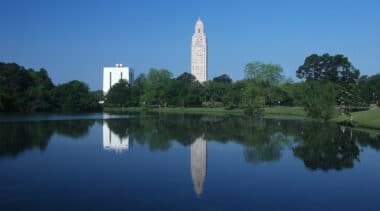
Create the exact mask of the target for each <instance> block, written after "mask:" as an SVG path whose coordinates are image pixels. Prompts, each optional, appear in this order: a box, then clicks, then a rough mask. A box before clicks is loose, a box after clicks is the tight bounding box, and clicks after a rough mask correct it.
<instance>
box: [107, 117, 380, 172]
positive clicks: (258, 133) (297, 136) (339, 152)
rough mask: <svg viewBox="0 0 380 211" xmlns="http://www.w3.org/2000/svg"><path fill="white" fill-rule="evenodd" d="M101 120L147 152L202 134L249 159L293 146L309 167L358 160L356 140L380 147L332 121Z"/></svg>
mask: <svg viewBox="0 0 380 211" xmlns="http://www.w3.org/2000/svg"><path fill="white" fill-rule="evenodd" d="M105 121H106V122H107V124H108V125H109V126H110V129H111V130H112V131H113V132H115V133H116V134H119V136H122V135H123V134H124V135H125V134H126V133H127V132H128V134H129V135H130V136H132V137H133V138H134V140H135V141H136V142H137V143H138V144H140V145H147V146H148V147H149V149H150V150H168V149H169V148H170V147H171V146H172V142H173V141H176V142H178V143H180V144H182V145H184V146H189V145H191V144H192V143H193V142H194V140H196V139H197V138H198V137H200V136H203V137H204V138H205V139H206V140H210V141H217V142H220V143H227V142H231V141H232V142H235V143H237V144H240V145H242V146H244V157H245V160H246V161H247V162H251V163H258V162H268V161H278V160H280V159H281V157H282V152H281V151H282V150H283V149H284V148H285V147H287V146H292V149H293V152H294V155H295V156H296V157H298V158H300V159H302V160H303V161H304V163H305V166H306V167H308V168H310V169H323V170H329V169H342V168H350V167H352V166H353V162H354V161H355V160H356V159H358V158H359V153H360V151H359V144H360V146H370V147H372V148H375V149H380V144H379V143H380V141H379V137H377V138H374V137H371V136H369V135H368V134H367V133H364V132H357V131H348V130H347V131H346V132H342V131H341V130H339V128H338V127H337V126H336V125H325V124H320V123H317V122H313V123H312V122H307V121H291V120H271V119H254V118H247V117H228V116H205V115H183V114H181V115H177V114H176V115H174V114H152V115H150V116H149V115H148V116H143V117H141V118H130V119H107V120H105Z"/></svg>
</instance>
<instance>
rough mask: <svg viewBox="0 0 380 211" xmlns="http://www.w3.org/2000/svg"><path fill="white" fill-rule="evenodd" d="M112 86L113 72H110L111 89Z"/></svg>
mask: <svg viewBox="0 0 380 211" xmlns="http://www.w3.org/2000/svg"><path fill="white" fill-rule="evenodd" d="M111 86H112V73H111V72H110V89H111Z"/></svg>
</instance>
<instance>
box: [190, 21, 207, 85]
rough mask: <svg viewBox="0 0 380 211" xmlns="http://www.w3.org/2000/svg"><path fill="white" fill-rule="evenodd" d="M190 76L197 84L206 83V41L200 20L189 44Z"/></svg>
mask: <svg viewBox="0 0 380 211" xmlns="http://www.w3.org/2000/svg"><path fill="white" fill-rule="evenodd" d="M191 74H193V75H194V76H195V78H196V79H197V80H198V81H199V82H204V81H207V39H206V34H205V33H204V26H203V22H202V20H201V18H198V20H197V23H196V24H195V32H194V35H193V38H192V42H191Z"/></svg>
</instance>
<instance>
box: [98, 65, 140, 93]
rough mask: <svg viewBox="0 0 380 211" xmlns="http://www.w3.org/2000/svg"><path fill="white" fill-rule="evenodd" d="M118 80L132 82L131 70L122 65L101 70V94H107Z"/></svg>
mask: <svg viewBox="0 0 380 211" xmlns="http://www.w3.org/2000/svg"><path fill="white" fill-rule="evenodd" d="M120 79H124V80H127V81H128V83H132V82H133V69H132V68H130V67H124V66H123V65H122V64H116V66H115V67H104V69H103V92H104V93H107V92H108V90H109V89H110V88H111V86H113V85H114V84H116V83H118V82H119V81H120Z"/></svg>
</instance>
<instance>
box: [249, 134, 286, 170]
mask: <svg viewBox="0 0 380 211" xmlns="http://www.w3.org/2000/svg"><path fill="white" fill-rule="evenodd" d="M260 140H262V139H260ZM283 141H287V139H283V135H282V134H276V135H274V136H271V137H269V139H267V140H265V141H264V142H263V141H260V142H259V143H258V144H256V145H254V146H248V147H246V148H245V149H244V158H245V160H246V161H247V162H250V163H260V162H269V161H278V160H280V159H281V156H282V155H281V150H282V148H283V146H282V143H283Z"/></svg>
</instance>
